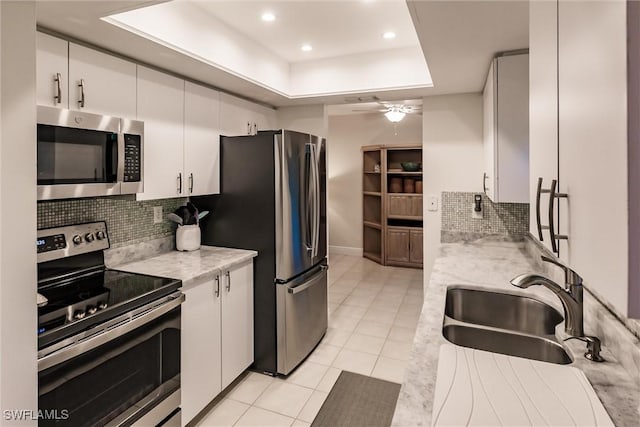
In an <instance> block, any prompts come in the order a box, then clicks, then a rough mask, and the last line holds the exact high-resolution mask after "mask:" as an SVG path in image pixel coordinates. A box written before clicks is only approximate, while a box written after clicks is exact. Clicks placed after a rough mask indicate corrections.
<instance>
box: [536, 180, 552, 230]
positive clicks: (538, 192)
mask: <svg viewBox="0 0 640 427" xmlns="http://www.w3.org/2000/svg"><path fill="white" fill-rule="evenodd" d="M550 192H551V190H549V189H543V188H542V177H539V178H538V188H537V190H536V225H537V226H538V239H539V240H540V241H541V242H544V238H543V237H542V230H548V229H549V226H548V225H542V222H541V220H540V195H541V194H547V193H550Z"/></svg>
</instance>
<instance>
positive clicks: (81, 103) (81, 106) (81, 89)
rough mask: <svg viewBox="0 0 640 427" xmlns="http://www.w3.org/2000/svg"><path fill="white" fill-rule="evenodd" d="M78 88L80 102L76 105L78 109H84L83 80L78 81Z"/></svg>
mask: <svg viewBox="0 0 640 427" xmlns="http://www.w3.org/2000/svg"><path fill="white" fill-rule="evenodd" d="M78 87H79V88H80V100H78V105H80V108H84V79H80V84H78Z"/></svg>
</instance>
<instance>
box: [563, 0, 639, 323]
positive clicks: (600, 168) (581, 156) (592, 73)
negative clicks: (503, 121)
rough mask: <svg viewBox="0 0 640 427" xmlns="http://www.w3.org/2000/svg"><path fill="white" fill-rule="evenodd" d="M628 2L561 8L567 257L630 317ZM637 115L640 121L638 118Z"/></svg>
mask: <svg viewBox="0 0 640 427" xmlns="http://www.w3.org/2000/svg"><path fill="white" fill-rule="evenodd" d="M626 8H627V3H626V2H623V1H608V2H572V1H561V2H559V6H558V28H559V33H558V49H559V50H558V58H559V62H558V70H559V73H558V102H559V104H558V115H559V128H558V132H559V141H560V142H559V163H558V168H559V171H560V181H559V183H560V189H559V191H560V192H562V193H566V194H567V195H568V197H567V198H566V199H560V200H559V203H558V204H559V207H560V209H561V211H560V222H559V225H558V227H557V228H558V229H559V232H560V234H564V235H567V236H568V239H567V240H561V241H560V244H561V245H560V257H561V258H562V259H564V260H565V261H567V262H568V263H569V264H570V266H571V268H573V269H574V270H576V271H577V272H578V273H579V274H580V275H581V276H582V277H583V278H584V281H585V283H586V284H587V286H589V287H590V288H591V289H593V290H595V291H596V292H597V293H598V294H600V295H603V296H604V297H605V298H606V299H607V300H608V301H609V302H610V303H612V304H613V306H614V307H615V308H616V309H618V310H619V311H620V312H622V313H623V314H625V315H626V313H627V307H628V283H629V276H628V272H629V263H637V262H638V260H636V259H629V253H628V250H629V246H628V231H629V228H628V224H629V215H628V209H629V203H628V193H627V189H628V172H627V168H628V166H627V16H626ZM630 120H636V119H635V118H632V119H630Z"/></svg>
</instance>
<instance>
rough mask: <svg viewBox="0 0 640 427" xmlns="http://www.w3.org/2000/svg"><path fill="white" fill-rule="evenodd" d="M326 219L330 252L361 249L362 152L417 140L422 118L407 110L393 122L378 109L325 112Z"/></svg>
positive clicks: (420, 138)
mask: <svg viewBox="0 0 640 427" xmlns="http://www.w3.org/2000/svg"><path fill="white" fill-rule="evenodd" d="M327 141H328V142H327V150H328V164H327V169H328V175H329V189H328V193H329V194H328V202H327V211H328V217H329V218H328V221H329V246H330V249H331V250H333V251H334V252H336V251H342V252H343V253H350V254H354V255H357V254H361V253H362V153H361V151H360V147H362V146H365V145H377V144H387V145H394V144H419V143H420V141H422V119H421V117H420V115H418V114H407V116H406V117H405V118H404V119H403V120H402V121H401V122H400V123H398V124H397V125H394V124H393V123H391V122H390V121H388V120H387V119H386V118H385V117H384V115H383V114H382V113H379V114H376V113H372V114H352V115H343V116H329V137H328V138H327Z"/></svg>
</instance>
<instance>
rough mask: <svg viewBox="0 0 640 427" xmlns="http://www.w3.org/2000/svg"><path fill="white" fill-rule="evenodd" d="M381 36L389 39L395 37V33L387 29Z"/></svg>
mask: <svg viewBox="0 0 640 427" xmlns="http://www.w3.org/2000/svg"><path fill="white" fill-rule="evenodd" d="M382 37H383V38H385V39H387V40H389V39H395V38H396V33H394V32H393V31H387V32H386V33H384V34H383V35H382Z"/></svg>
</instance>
